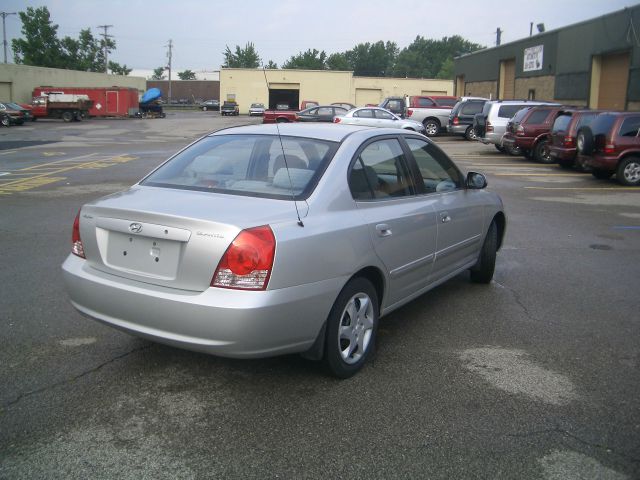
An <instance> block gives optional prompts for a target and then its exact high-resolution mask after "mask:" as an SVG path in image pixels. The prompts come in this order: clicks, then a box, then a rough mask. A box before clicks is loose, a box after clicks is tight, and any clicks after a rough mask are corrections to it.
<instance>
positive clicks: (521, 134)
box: [516, 125, 524, 137]
mask: <svg viewBox="0 0 640 480" xmlns="http://www.w3.org/2000/svg"><path fill="white" fill-rule="evenodd" d="M516 135H518V136H519V137H524V127H523V126H522V125H518V128H516Z"/></svg>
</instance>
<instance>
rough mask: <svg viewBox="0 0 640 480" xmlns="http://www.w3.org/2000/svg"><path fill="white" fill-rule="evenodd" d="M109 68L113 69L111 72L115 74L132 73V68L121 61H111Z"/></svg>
mask: <svg viewBox="0 0 640 480" xmlns="http://www.w3.org/2000/svg"><path fill="white" fill-rule="evenodd" d="M109 70H111V73H113V74H114V75H125V76H126V75H129V74H130V73H131V69H130V68H127V66H126V65H120V64H119V63H116V62H111V61H110V62H109Z"/></svg>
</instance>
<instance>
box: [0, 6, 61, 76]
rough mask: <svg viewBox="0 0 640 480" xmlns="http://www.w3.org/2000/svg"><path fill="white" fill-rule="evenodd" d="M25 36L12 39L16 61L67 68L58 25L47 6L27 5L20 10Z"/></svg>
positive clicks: (25, 63)
mask: <svg viewBox="0 0 640 480" xmlns="http://www.w3.org/2000/svg"><path fill="white" fill-rule="evenodd" d="M18 15H19V16H20V20H21V21H22V35H23V36H24V38H14V39H13V40H12V41H11V48H12V49H13V58H14V60H15V62H16V63H21V64H24V65H35V66H39V67H52V68H65V63H66V62H65V59H64V54H63V51H62V48H61V44H60V40H59V39H58V25H55V24H53V23H52V22H51V15H50V14H49V9H48V8H47V7H38V8H33V7H27V11H26V12H19V14H18Z"/></svg>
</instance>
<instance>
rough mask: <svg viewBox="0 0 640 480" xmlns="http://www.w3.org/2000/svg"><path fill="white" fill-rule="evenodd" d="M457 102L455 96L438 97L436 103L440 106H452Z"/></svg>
mask: <svg viewBox="0 0 640 480" xmlns="http://www.w3.org/2000/svg"><path fill="white" fill-rule="evenodd" d="M457 102H458V99H457V98H439V99H438V105H440V106H442V107H453V106H454V105H455V104H456V103H457Z"/></svg>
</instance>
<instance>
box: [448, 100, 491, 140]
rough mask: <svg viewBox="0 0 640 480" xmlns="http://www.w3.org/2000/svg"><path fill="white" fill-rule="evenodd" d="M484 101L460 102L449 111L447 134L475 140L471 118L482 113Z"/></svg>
mask: <svg viewBox="0 0 640 480" xmlns="http://www.w3.org/2000/svg"><path fill="white" fill-rule="evenodd" d="M486 102H487V100H486V99H479V98H478V99H476V98H473V99H468V100H460V101H459V102H458V103H456V104H455V106H454V107H453V108H452V109H451V113H450V114H449V124H448V125H447V132H449V133H451V134H453V135H462V136H464V138H466V139H467V140H475V139H476V133H475V131H474V130H473V117H475V116H476V114H477V113H481V112H482V107H484V104H485V103H486Z"/></svg>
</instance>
